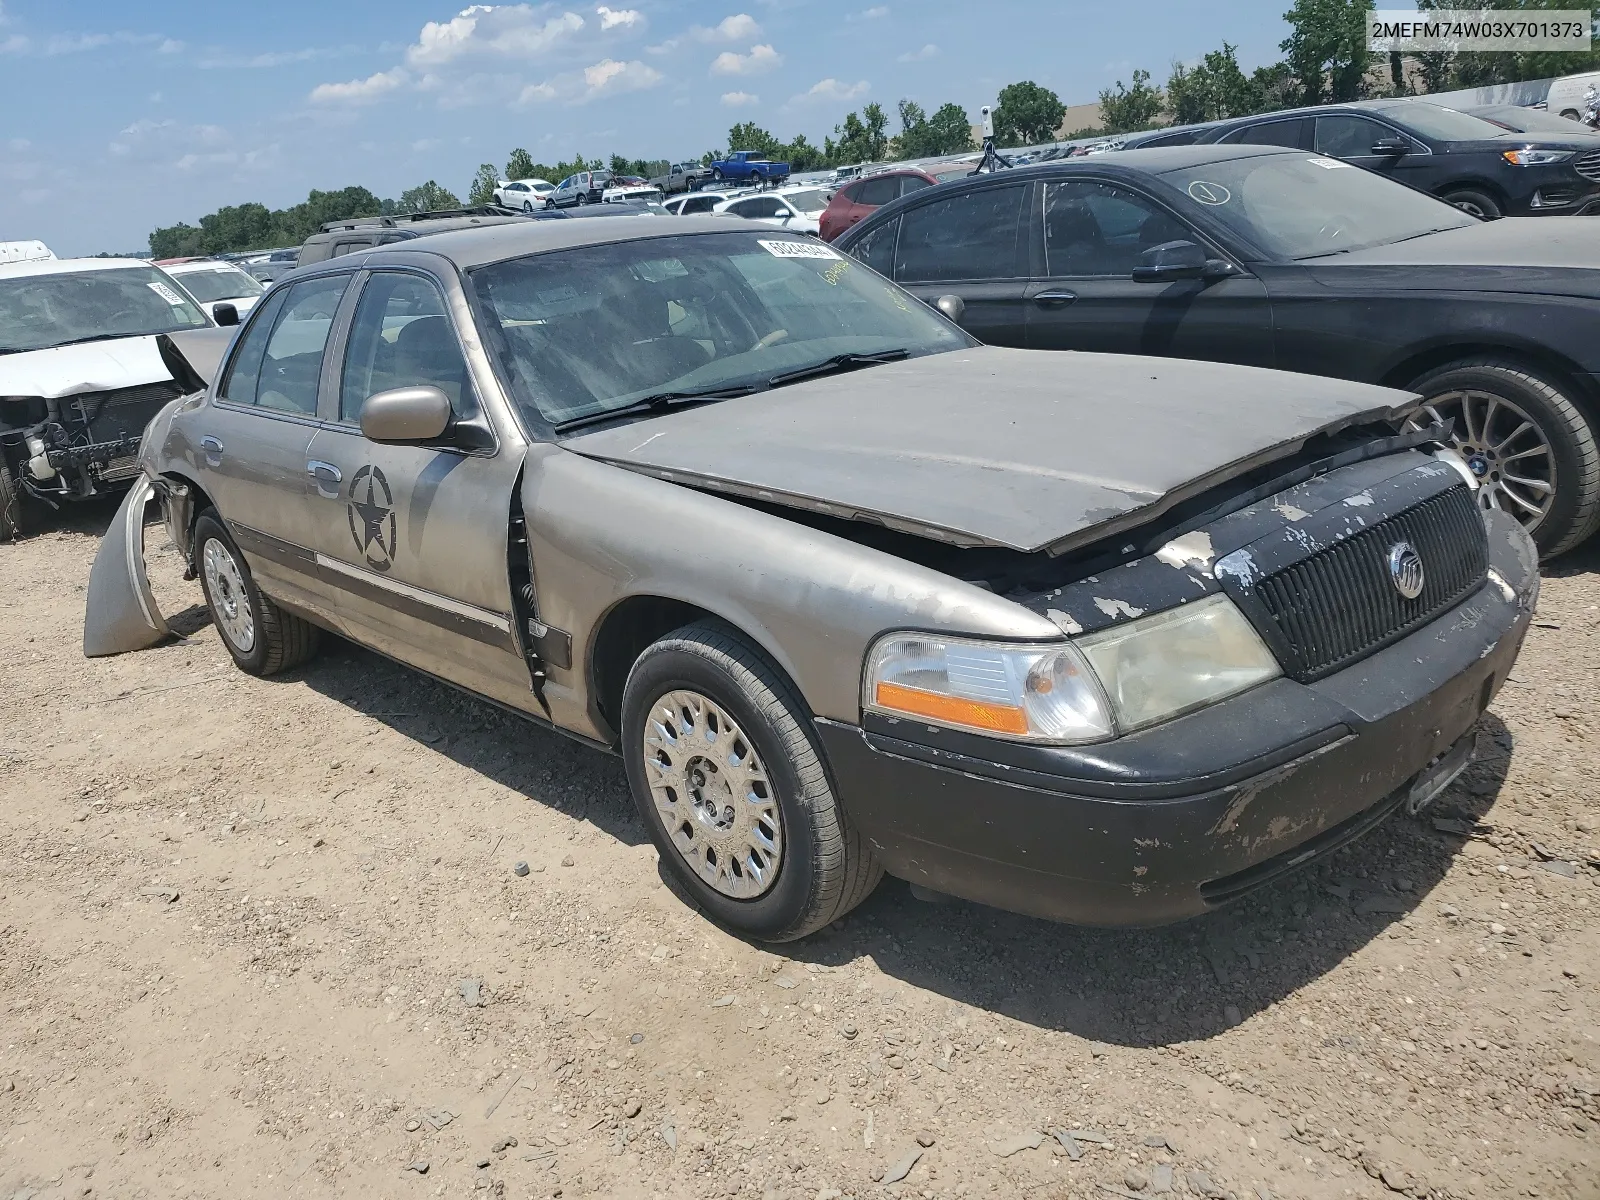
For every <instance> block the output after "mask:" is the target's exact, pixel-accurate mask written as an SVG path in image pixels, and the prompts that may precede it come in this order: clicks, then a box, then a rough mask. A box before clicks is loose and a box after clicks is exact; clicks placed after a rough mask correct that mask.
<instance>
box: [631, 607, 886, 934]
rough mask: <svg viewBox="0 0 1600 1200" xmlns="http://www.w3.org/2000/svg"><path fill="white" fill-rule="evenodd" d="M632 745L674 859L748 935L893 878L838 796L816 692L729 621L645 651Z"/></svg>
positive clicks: (638, 774)
mask: <svg viewBox="0 0 1600 1200" xmlns="http://www.w3.org/2000/svg"><path fill="white" fill-rule="evenodd" d="M622 751H623V761H624V763H625V765H626V767H627V771H628V783H629V785H630V789H631V791H632V792H633V798H634V802H635V803H636V804H637V805H638V806H639V813H640V815H641V816H642V817H643V818H644V822H645V826H646V827H647V828H648V829H649V830H650V836H651V838H652V840H654V842H655V844H656V848H657V850H658V851H659V852H660V854H661V861H662V863H663V864H664V865H665V866H666V868H667V869H668V870H669V871H671V872H672V874H673V876H674V877H675V878H676V879H677V880H678V881H679V882H680V883H681V884H682V886H683V887H684V888H685V889H686V890H687V891H688V892H689V893H690V895H691V896H692V897H693V898H694V900H695V901H696V902H697V903H698V904H699V905H700V907H701V908H702V909H703V910H704V911H705V912H706V913H707V914H708V915H710V916H711V917H712V919H714V920H716V921H717V922H719V923H720V924H722V925H724V926H726V927H728V928H729V929H732V930H734V931H735V932H737V933H739V934H742V935H744V936H747V937H753V938H758V939H760V940H762V941H769V942H784V941H791V940H793V939H795V938H801V937H805V936H806V935H807V934H809V933H814V932H815V931H816V930H818V929H821V928H822V927H823V926H825V925H827V924H828V923H829V922H831V921H835V920H837V919H838V918H839V917H841V916H843V915H844V914H845V913H847V912H849V911H850V910H851V909H852V908H854V907H855V906H856V905H858V904H860V903H861V901H863V900H865V899H866V898H867V896H868V895H870V894H871V892H872V889H873V888H875V887H876V886H877V885H878V881H879V879H881V878H882V877H883V868H882V867H881V866H879V864H878V861H877V859H876V858H874V857H873V854H872V851H871V849H870V847H869V846H868V845H867V842H866V839H865V838H863V837H862V836H861V835H860V834H859V833H857V832H856V831H855V830H854V829H852V828H851V826H850V825H849V823H848V822H847V821H846V819H845V814H844V812H843V810H842V809H841V808H840V807H839V802H838V800H837V798H836V797H835V796H834V793H833V787H832V785H831V783H830V782H829V779H828V773H827V771H826V769H825V768H824V766H823V761H822V753H821V750H820V749H819V747H818V746H817V744H816V742H815V740H814V738H813V734H812V732H811V717H810V714H809V713H807V712H806V709H805V705H804V702H803V701H802V700H801V699H800V698H799V696H798V695H797V694H796V693H795V691H794V689H793V687H792V686H791V685H790V684H789V682H788V681H787V680H786V679H784V678H783V676H782V675H781V674H780V673H779V672H778V671H777V670H775V669H774V668H773V667H772V666H771V665H770V664H769V663H768V662H767V660H766V659H765V658H764V657H763V656H762V655H761V654H760V653H759V652H758V651H756V650H755V649H754V648H753V647H752V646H751V645H750V644H749V643H748V642H746V641H745V640H744V639H743V638H742V637H740V636H739V635H738V634H737V633H735V632H734V631H733V630H731V629H729V628H727V627H726V626H724V625H721V624H719V623H717V622H712V621H705V622H698V623H696V624H693V625H686V626H684V627H683V628H682V629H679V630H677V631H676V632H674V633H670V634H668V635H667V636H666V637H664V638H662V639H661V640H660V641H658V642H656V643H655V644H654V645H652V646H651V647H650V648H649V649H647V650H646V651H645V652H644V654H642V655H641V656H640V657H639V660H638V661H637V662H636V663H634V665H633V669H632V671H630V672H629V674H628V682H627V685H626V687H625V689H624V691H623V699H622Z"/></svg>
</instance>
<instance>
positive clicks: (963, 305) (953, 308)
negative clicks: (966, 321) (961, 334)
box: [933, 296, 967, 325]
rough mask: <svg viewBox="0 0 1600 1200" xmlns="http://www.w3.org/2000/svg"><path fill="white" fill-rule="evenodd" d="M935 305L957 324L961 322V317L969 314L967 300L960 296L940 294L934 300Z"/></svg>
mask: <svg viewBox="0 0 1600 1200" xmlns="http://www.w3.org/2000/svg"><path fill="white" fill-rule="evenodd" d="M933 306H934V307H935V308H937V309H938V310H939V311H940V312H942V313H943V314H944V315H945V316H946V317H948V318H949V319H950V320H952V321H954V322H955V323H956V324H957V325H959V324H961V318H962V317H964V316H966V315H967V302H966V301H965V300H963V299H962V298H961V297H960V296H940V297H939V298H938V299H937V300H935V301H934V302H933Z"/></svg>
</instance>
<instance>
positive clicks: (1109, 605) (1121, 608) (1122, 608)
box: [1094, 596, 1144, 617]
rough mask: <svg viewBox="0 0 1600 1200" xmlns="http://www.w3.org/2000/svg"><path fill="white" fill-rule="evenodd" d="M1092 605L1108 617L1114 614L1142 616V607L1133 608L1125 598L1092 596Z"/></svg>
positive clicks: (1114, 615)
mask: <svg viewBox="0 0 1600 1200" xmlns="http://www.w3.org/2000/svg"><path fill="white" fill-rule="evenodd" d="M1094 606H1095V607H1096V608H1098V609H1099V610H1100V611H1101V612H1103V613H1105V615H1106V616H1108V617H1116V616H1124V617H1142V616H1144V609H1142V608H1135V607H1134V606H1133V605H1131V604H1129V603H1128V602H1127V601H1126V600H1107V599H1105V598H1104V597H1102V596H1096V597H1095V598H1094Z"/></svg>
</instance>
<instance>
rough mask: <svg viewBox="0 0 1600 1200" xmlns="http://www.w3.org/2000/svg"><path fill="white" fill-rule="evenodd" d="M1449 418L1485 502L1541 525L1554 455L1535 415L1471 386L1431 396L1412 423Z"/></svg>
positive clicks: (1453, 441)
mask: <svg viewBox="0 0 1600 1200" xmlns="http://www.w3.org/2000/svg"><path fill="white" fill-rule="evenodd" d="M1445 421H1450V422H1453V426H1452V429H1451V434H1450V445H1451V446H1453V447H1454V448H1455V449H1456V450H1457V451H1458V452H1459V453H1460V455H1461V457H1462V458H1464V459H1465V460H1466V463H1467V466H1468V468H1469V469H1470V470H1471V471H1472V473H1473V475H1474V476H1476V477H1477V480H1478V500H1479V502H1480V503H1481V504H1482V505H1483V507H1484V508H1497V509H1500V510H1501V511H1503V512H1508V513H1510V514H1511V515H1512V516H1514V517H1516V518H1517V520H1519V521H1521V522H1522V524H1523V527H1524V528H1526V529H1528V530H1530V531H1531V530H1533V529H1535V528H1537V527H1538V525H1539V523H1540V522H1542V521H1543V520H1544V519H1545V517H1546V516H1548V515H1549V513H1550V505H1551V504H1553V503H1554V502H1555V497H1556V459H1555V453H1554V451H1553V450H1552V449H1551V446H1550V443H1549V441H1548V440H1547V439H1546V438H1545V436H1544V434H1543V433H1542V432H1541V431H1540V429H1539V426H1538V425H1536V424H1535V423H1534V420H1533V418H1532V417H1530V416H1529V415H1528V414H1527V413H1526V412H1524V411H1523V410H1522V409H1521V408H1520V407H1518V406H1517V405H1516V404H1513V403H1512V402H1511V401H1510V400H1507V399H1506V398H1505V397H1504V396H1497V395H1495V394H1494V393H1492V392H1482V391H1477V390H1475V389H1471V388H1467V389H1463V390H1460V391H1452V392H1441V393H1440V394H1439V395H1437V396H1434V397H1432V398H1431V399H1429V400H1428V401H1427V402H1425V403H1424V404H1423V406H1422V407H1421V408H1420V409H1418V410H1417V412H1416V414H1415V415H1414V416H1413V417H1412V418H1411V420H1410V421H1409V422H1408V426H1409V427H1410V428H1412V429H1420V428H1423V427H1425V426H1427V425H1430V424H1435V423H1443V422H1445Z"/></svg>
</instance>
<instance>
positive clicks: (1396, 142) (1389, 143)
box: [1372, 137, 1411, 157]
mask: <svg viewBox="0 0 1600 1200" xmlns="http://www.w3.org/2000/svg"><path fill="white" fill-rule="evenodd" d="M1372 152H1373V153H1374V154H1382V155H1385V156H1387V157H1399V156H1400V155H1402V154H1410V153H1411V143H1410V142H1408V141H1406V139H1405V138H1403V137H1386V138H1379V139H1378V140H1377V141H1375V142H1373V143H1372Z"/></svg>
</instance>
